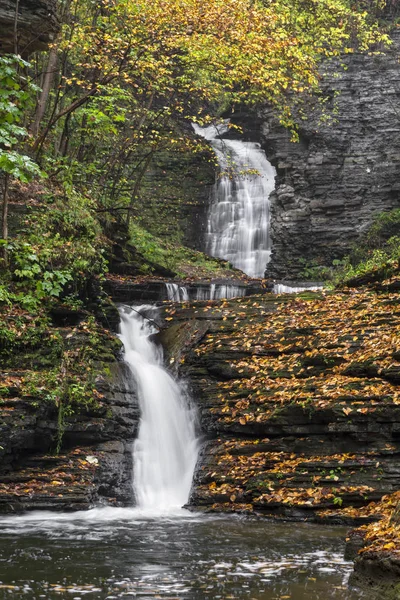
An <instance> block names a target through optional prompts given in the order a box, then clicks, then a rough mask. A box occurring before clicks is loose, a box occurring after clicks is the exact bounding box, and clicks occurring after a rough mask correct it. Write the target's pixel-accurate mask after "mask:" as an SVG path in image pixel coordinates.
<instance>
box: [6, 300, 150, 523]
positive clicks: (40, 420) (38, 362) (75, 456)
mask: <svg viewBox="0 0 400 600" xmlns="http://www.w3.org/2000/svg"><path fill="white" fill-rule="evenodd" d="M52 316H53V319H54V320H55V321H56V323H53V324H52V325H51V324H50V323H48V324H47V326H46V328H45V329H43V331H42V332H41V334H40V335H35V334H34V331H33V330H34V329H35V321H34V319H33V318H32V317H31V316H30V315H29V314H27V313H24V312H22V311H19V312H18V313H13V312H12V309H10V314H8V315H6V319H8V323H9V325H10V331H13V330H14V326H15V324H17V326H18V328H19V331H20V332H21V336H20V338H18V336H17V341H16V342H14V344H12V345H11V344H10V342H9V338H8V337H7V336H4V335H3V334H4V330H2V331H1V332H0V513H2V512H21V511H26V510H33V509H35V510H36V509H42V510H43V509H46V510H83V509H87V508H90V507H91V506H93V505H94V504H98V503H104V504H111V505H130V504H132V503H133V490H132V471H133V465H132V441H133V440H134V438H135V436H136V432H137V426H138V421H139V409H138V404H137V399H136V392H135V388H134V385H133V383H132V378H131V375H130V371H129V369H128V367H127V366H126V365H125V364H124V363H122V362H120V361H119V360H118V359H120V358H121V357H120V343H119V340H117V339H116V338H115V336H114V335H113V334H111V333H110V332H108V331H107V330H104V329H102V328H101V326H100V325H99V324H97V325H95V326H93V324H91V326H90V328H89V327H88V321H86V320H85V319H86V318H87V314H84V311H82V314H81V313H79V311H73V310H70V311H69V312H68V311H66V310H65V311H64V312H63V313H61V310H58V311H57V313H56V312H55V311H53V313H52ZM65 321H69V323H66V322H65ZM72 321H74V323H73V324H71V322H72ZM45 323H47V322H46V321H45ZM57 336H58V340H60V339H62V340H63V354H62V356H61V368H60V364H59V363H60V352H58V351H57ZM60 336H61V337H60ZM19 339H20V340H21V341H20V343H18V340H19ZM93 353H94V354H95V358H96V361H98V362H95V364H94V363H93V361H92V359H91V357H90V356H91V355H92V354H93ZM77 364H78V366H79V368H81V369H83V370H85V369H86V375H85V374H84V372H83V373H82V382H83V383H84V382H85V379H86V380H88V381H89V380H90V381H91V382H92V388H89V389H87V391H86V392H85V393H84V394H83V387H82V383H80V380H79V379H77V378H76V376H75V377H74V373H73V369H75V367H76V365H77ZM75 371H76V369H75ZM54 373H56V378H54ZM89 378H90V379H89ZM63 381H64V382H65V385H67V384H68V385H69V386H70V387H69V397H68V399H67V398H65V397H63ZM65 389H66V388H65ZM55 390H57V391H55ZM74 396H76V398H75V399H74Z"/></svg>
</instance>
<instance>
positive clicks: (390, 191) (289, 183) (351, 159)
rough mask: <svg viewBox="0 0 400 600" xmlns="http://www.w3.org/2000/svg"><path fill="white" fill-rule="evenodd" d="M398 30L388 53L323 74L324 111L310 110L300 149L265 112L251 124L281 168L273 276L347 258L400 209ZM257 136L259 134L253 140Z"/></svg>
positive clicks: (345, 62) (344, 61)
mask: <svg viewBox="0 0 400 600" xmlns="http://www.w3.org/2000/svg"><path fill="white" fill-rule="evenodd" d="M399 56H400V31H399V30H397V31H395V32H394V34H393V45H392V46H391V47H390V48H389V49H388V50H385V51H384V52H371V53H369V54H354V55H349V56H345V57H342V58H341V60H340V64H339V61H332V62H330V63H327V64H325V65H324V66H323V67H322V69H321V72H322V75H323V81H322V90H323V100H324V103H323V107H324V108H323V112H321V110H320V108H319V107H318V104H317V103H316V101H314V104H315V105H314V106H312V104H311V105H310V104H308V105H307V107H306V108H305V116H306V120H301V121H300V129H299V136H300V140H299V143H292V142H291V141H290V133H289V132H288V131H286V130H284V129H283V128H282V127H280V126H279V124H278V123H277V122H276V119H274V115H273V114H272V113H271V112H270V111H268V110H265V111H263V112H262V113H260V114H259V115H258V119H261V124H260V122H259V120H258V119H256V120H255V122H254V123H253V124H251V123H250V124H248V125H246V127H250V129H253V130H254V129H258V127H260V137H261V140H262V144H263V147H264V148H265V151H266V154H267V157H268V158H269V159H270V160H271V162H272V163H273V164H274V165H275V167H276V169H277V179H276V192H275V193H274V194H273V196H272V198H271V201H272V214H271V228H272V248H273V250H272V261H271V263H270V264H269V266H268V270H267V274H268V276H272V277H278V278H285V277H287V278H296V277H297V278H298V277H299V273H301V272H302V271H303V270H304V267H305V265H320V264H321V265H331V263H332V260H333V259H341V258H342V257H343V255H344V254H345V253H346V252H348V250H349V248H350V247H351V246H352V245H353V244H354V243H355V242H356V241H357V239H358V238H359V236H360V234H361V233H362V232H363V231H365V229H366V228H367V227H368V226H369V225H370V224H371V222H372V220H373V218H374V215H376V214H377V213H379V212H382V211H386V210H390V209H392V208H396V207H398V206H399V205H400V179H399V169H400V135H399V133H400V113H399V109H398V106H399V100H400V69H399ZM253 137H254V133H253Z"/></svg>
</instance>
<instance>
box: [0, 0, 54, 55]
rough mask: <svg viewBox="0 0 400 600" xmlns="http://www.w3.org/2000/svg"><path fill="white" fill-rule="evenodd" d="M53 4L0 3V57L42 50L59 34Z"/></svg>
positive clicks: (42, 0)
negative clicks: (9, 53) (7, 54)
mask: <svg viewBox="0 0 400 600" xmlns="http://www.w3.org/2000/svg"><path fill="white" fill-rule="evenodd" d="M56 9H57V3H56V1H55V0H20V2H19V3H18V8H17V2H16V1H15V0H0V53H1V54H5V53H7V52H11V53H15V52H17V53H19V54H21V55H22V56H28V55H29V54H30V53H32V52H35V51H36V50H45V49H46V48H47V47H48V45H49V44H50V43H51V42H52V41H53V40H54V39H55V36H56V34H57V32H58V30H59V22H58V19H57V10H56Z"/></svg>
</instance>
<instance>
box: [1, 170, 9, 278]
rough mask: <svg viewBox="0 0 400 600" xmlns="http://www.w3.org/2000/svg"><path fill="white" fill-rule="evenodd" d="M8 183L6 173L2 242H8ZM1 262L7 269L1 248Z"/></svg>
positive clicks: (4, 248)
mask: <svg viewBox="0 0 400 600" xmlns="http://www.w3.org/2000/svg"><path fill="white" fill-rule="evenodd" d="M9 181H10V176H9V175H8V173H6V175H5V177H4V185H3V210H2V238H3V240H5V241H7V240H8V185H9ZM3 260H4V266H5V267H7V264H8V256H7V248H6V247H5V246H3Z"/></svg>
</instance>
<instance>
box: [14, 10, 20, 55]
mask: <svg viewBox="0 0 400 600" xmlns="http://www.w3.org/2000/svg"><path fill="white" fill-rule="evenodd" d="M18 10H19V0H17V3H16V5H15V17H14V54H18Z"/></svg>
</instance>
